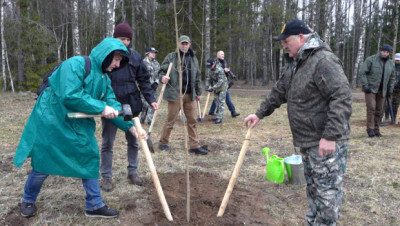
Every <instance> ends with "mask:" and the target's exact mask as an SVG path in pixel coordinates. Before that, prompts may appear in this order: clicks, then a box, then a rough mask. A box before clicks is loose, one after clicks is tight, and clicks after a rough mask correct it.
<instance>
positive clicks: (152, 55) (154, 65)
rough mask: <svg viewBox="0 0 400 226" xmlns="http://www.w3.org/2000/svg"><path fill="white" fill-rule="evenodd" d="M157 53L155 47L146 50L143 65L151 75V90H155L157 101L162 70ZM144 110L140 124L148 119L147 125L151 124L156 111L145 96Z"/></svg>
mask: <svg viewBox="0 0 400 226" xmlns="http://www.w3.org/2000/svg"><path fill="white" fill-rule="evenodd" d="M156 53H158V51H157V50H156V48H154V47H149V48H147V49H146V52H145V55H146V56H145V57H144V59H143V63H144V64H145V65H146V67H147V71H148V72H149V75H150V84H151V88H152V89H153V93H154V97H155V98H156V99H157V97H158V94H157V88H158V84H159V83H160V80H159V78H158V70H160V63H159V62H158V61H157V60H156ZM141 98H142V104H143V109H142V112H141V113H140V122H141V123H144V122H145V121H146V119H147V124H149V125H150V124H151V120H153V115H154V109H153V108H152V107H151V106H150V105H149V104H148V103H147V101H146V100H145V99H144V97H143V95H141Z"/></svg>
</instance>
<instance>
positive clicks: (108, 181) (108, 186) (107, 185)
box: [100, 178, 113, 192]
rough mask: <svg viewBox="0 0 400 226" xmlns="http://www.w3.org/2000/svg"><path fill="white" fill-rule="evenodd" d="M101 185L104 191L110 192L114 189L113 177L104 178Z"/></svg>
mask: <svg viewBox="0 0 400 226" xmlns="http://www.w3.org/2000/svg"><path fill="white" fill-rule="evenodd" d="M100 187H101V189H103V191H105V192H110V191H111V190H112V189H113V183H112V178H103V179H102V180H101V185H100Z"/></svg>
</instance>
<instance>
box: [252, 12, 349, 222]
mask: <svg viewBox="0 0 400 226" xmlns="http://www.w3.org/2000/svg"><path fill="white" fill-rule="evenodd" d="M277 39H278V40H282V41H283V49H285V50H287V52H288V57H289V60H290V61H289V64H288V66H287V68H286V71H285V73H284V74H283V75H282V76H281V78H280V79H279V80H278V82H277V83H276V84H275V86H274V87H273V89H272V90H271V92H270V94H269V95H268V97H267V98H266V99H265V100H264V101H263V102H262V103H261V105H260V108H259V109H258V110H257V112H256V113H255V114H251V115H249V116H247V117H246V118H245V120H244V124H245V126H250V127H252V128H253V127H254V126H256V125H257V123H258V122H259V121H260V120H261V119H263V118H264V117H266V116H269V115H271V114H272V113H273V111H274V110H275V109H276V108H279V107H280V106H281V105H282V104H284V103H287V112H288V117H289V122H290V128H291V131H292V134H293V143H294V146H297V147H300V152H301V154H302V160H303V164H304V175H305V178H306V181H307V188H306V193H307V200H308V204H309V206H310V211H309V212H307V213H306V216H305V218H306V221H307V223H308V224H309V225H335V224H336V222H337V220H338V219H339V214H340V210H341V206H342V197H343V175H344V173H345V169H346V162H347V150H348V142H349V136H350V122H349V120H350V115H351V112H352V108H351V104H352V97H351V89H350V86H349V83H348V80H347V78H346V75H345V74H344V71H343V66H342V63H341V61H340V60H339V59H338V57H336V56H335V55H334V54H333V53H332V50H331V49H330V48H329V46H328V45H327V44H326V43H324V42H322V40H321V39H320V38H319V37H318V34H317V33H312V32H311V31H310V29H309V28H308V27H307V26H306V25H305V24H304V22H302V21H300V20H293V21H289V22H288V23H287V24H285V26H284V27H283V29H282V33H281V34H280V35H279V36H278V38H277ZM249 124H250V125H249Z"/></svg>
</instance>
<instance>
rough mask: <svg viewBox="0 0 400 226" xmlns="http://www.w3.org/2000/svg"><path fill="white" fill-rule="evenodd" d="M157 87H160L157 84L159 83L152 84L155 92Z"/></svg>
mask: <svg viewBox="0 0 400 226" xmlns="http://www.w3.org/2000/svg"><path fill="white" fill-rule="evenodd" d="M157 87H158V83H157V82H153V83H152V84H151V88H152V89H153V90H157Z"/></svg>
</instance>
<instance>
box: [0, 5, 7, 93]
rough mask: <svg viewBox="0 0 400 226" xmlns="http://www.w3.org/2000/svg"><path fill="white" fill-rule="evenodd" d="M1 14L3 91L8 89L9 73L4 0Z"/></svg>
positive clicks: (0, 8)
mask: <svg viewBox="0 0 400 226" xmlns="http://www.w3.org/2000/svg"><path fill="white" fill-rule="evenodd" d="M0 4H1V5H0V16H1V24H0V29H1V66H2V67H1V73H2V77H3V89H2V91H3V92H4V91H6V90H7V75H6V57H7V56H6V40H4V10H3V0H1V2H0Z"/></svg>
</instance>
